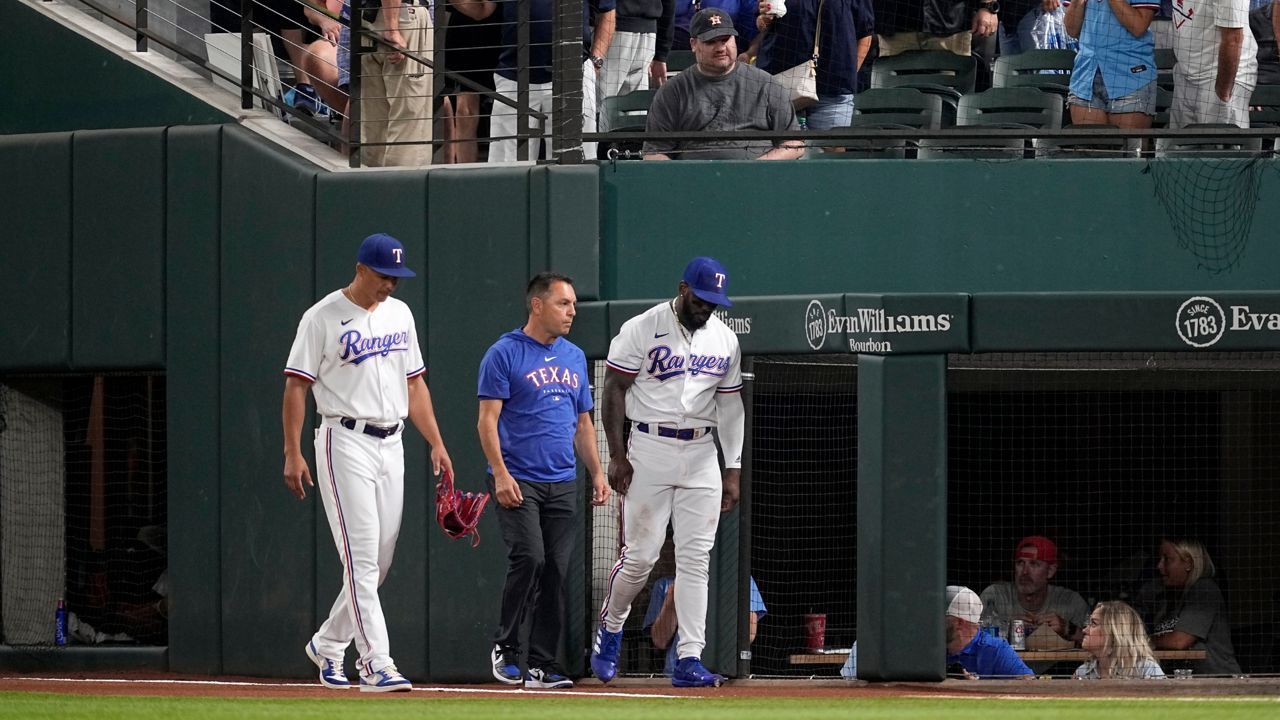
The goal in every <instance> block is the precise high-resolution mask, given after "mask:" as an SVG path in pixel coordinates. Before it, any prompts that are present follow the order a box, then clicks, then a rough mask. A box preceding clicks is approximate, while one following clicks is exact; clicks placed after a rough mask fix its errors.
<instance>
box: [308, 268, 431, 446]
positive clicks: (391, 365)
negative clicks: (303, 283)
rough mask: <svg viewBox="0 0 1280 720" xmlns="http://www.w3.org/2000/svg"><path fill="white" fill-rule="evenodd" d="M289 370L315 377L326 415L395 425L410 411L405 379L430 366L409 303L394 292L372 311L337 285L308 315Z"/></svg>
mask: <svg viewBox="0 0 1280 720" xmlns="http://www.w3.org/2000/svg"><path fill="white" fill-rule="evenodd" d="M284 371H285V374H286V375H294V376H297V377H300V378H304V379H306V380H310V381H311V382H312V383H314V385H312V391H313V392H314V393H315V398H316V412H318V413H319V414H320V415H322V416H324V417H349V418H353V419H356V420H364V421H366V422H369V423H373V424H376V425H394V424H396V423H398V422H400V421H401V420H403V419H404V418H405V417H406V416H407V415H408V414H409V386H408V384H407V383H406V382H405V381H406V380H407V379H409V378H413V377H417V376H418V375H421V374H422V373H424V372H426V366H425V365H424V364H423V361H422V350H421V348H419V347H418V331H417V328H416V327H414V324H413V313H412V312H411V311H410V310H409V306H408V305H405V304H404V303H403V302H401V301H400V300H397V299H395V298H394V297H389V298H387V299H386V300H385V301H384V302H382V303H379V304H378V306H377V307H376V308H374V309H373V312H369V311H368V310H365V309H364V308H362V307H360V306H359V305H356V304H355V303H353V302H351V301H350V300H348V299H347V296H346V295H343V294H342V291H341V290H335V291H333V292H331V293H329V294H328V295H326V296H325V297H324V299H322V300H321V301H320V302H318V303H316V304H315V305H312V306H311V308H310V309H308V310H307V312H306V313H304V314H303V315H302V321H301V322H299V323H298V335H297V337H295V338H294V340H293V348H292V349H291V350H290V351H289V362H288V365H287V366H286V367H285V370H284Z"/></svg>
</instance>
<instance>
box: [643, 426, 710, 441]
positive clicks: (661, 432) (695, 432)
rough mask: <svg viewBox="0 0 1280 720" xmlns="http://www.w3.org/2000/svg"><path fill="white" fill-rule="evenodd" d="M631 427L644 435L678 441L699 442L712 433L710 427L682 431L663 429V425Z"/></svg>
mask: <svg viewBox="0 0 1280 720" xmlns="http://www.w3.org/2000/svg"><path fill="white" fill-rule="evenodd" d="M631 427H634V428H635V429H636V430H639V431H640V432H642V433H648V434H650V435H657V436H658V437H664V438H675V439H676V440H697V439H698V438H700V437H703V436H704V435H709V434H710V433H711V428H709V427H701V428H684V429H682V430H677V429H676V428H669V427H662V426H661V425H650V424H649V423H642V422H638V423H632V425H631Z"/></svg>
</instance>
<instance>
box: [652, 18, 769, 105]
mask: <svg viewBox="0 0 1280 720" xmlns="http://www.w3.org/2000/svg"><path fill="white" fill-rule="evenodd" d="M757 4H758V0H688V1H687V2H685V1H682V0H676V3H675V14H674V16H673V17H672V18H671V25H672V27H671V47H672V48H673V49H676V50H683V49H685V48H687V47H689V23H690V22H691V21H692V20H693V16H694V15H695V14H696V13H697V12H698V11H699V10H703V9H708V8H720V9H721V10H723V11H725V12H726V13H729V15H731V16H732V17H733V26H734V28H735V29H736V30H737V31H738V37H737V40H736V42H737V44H738V61H739V62H751V56H750V55H749V54H748V50H749V48H751V46H752V43H753V41H754V40H755V39H756V6H757ZM658 34H659V37H661V34H662V28H661V26H659V28H658ZM664 81H665V78H664ZM661 84H662V83H657V84H656V85H661Z"/></svg>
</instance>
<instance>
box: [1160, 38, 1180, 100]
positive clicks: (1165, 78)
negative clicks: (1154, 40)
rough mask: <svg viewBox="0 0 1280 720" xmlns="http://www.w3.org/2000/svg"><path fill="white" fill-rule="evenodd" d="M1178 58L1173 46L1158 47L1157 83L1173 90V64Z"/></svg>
mask: <svg viewBox="0 0 1280 720" xmlns="http://www.w3.org/2000/svg"><path fill="white" fill-rule="evenodd" d="M1175 64H1177V58H1176V57H1174V55H1173V48H1156V84H1157V85H1159V86H1160V87H1162V88H1169V89H1170V90H1173V66H1174V65H1175Z"/></svg>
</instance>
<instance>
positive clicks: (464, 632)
mask: <svg viewBox="0 0 1280 720" xmlns="http://www.w3.org/2000/svg"><path fill="white" fill-rule="evenodd" d="M529 172H530V169H529V168H527V167H526V168H502V169H496V168H495V169H491V170H490V169H484V170H472V171H470V172H433V173H431V174H430V176H429V177H428V186H429V195H430V198H431V205H430V207H431V213H430V214H429V216H428V227H429V230H428V233H429V234H430V236H431V237H432V238H433V239H434V240H435V241H434V242H432V243H431V246H430V247H429V248H428V255H429V257H428V259H427V264H428V265H429V266H430V267H431V268H433V273H432V277H431V282H430V285H429V286H428V287H427V304H428V306H429V307H430V308H431V319H430V320H429V322H428V324H427V325H428V326H427V332H426V336H425V338H424V344H425V345H427V346H429V347H430V348H431V364H430V366H428V368H427V382H428V383H429V384H430V386H431V392H432V396H433V397H434V398H435V400H436V406H437V413H438V417H439V420H440V423H441V427H442V428H443V432H444V433H445V442H446V444H447V445H448V447H449V453H450V455H451V456H452V458H453V462H454V468H455V470H456V471H457V478H456V479H457V483H458V485H459V487H461V488H463V489H465V490H478V489H481V488H483V487H485V484H484V483H485V478H486V473H485V461H484V454H483V453H482V452H481V450H480V441H479V438H478V436H477V435H476V429H475V428H476V416H477V409H478V407H479V401H478V400H477V398H476V370H477V368H478V367H479V365H480V358H481V357H483V355H484V351H485V350H486V349H488V347H489V345H491V344H493V341H494V340H496V339H497V338H498V336H499V335H501V334H502V333H504V332H506V331H508V330H511V329H513V328H515V327H519V326H521V325H523V324H524V321H525V319H526V313H525V311H524V289H525V284H526V283H527V282H528V281H529V269H530V263H531V259H530V257H529V250H528V243H526V242H521V241H520V240H519V239H521V238H525V237H527V236H528V232H529V231H528V230H527V229H526V228H527V224H528V217H529V201H528V200H526V198H527V197H528V195H529V193H528V190H527V189H526V188H527V184H528V182H529V178H528V175H529ZM479 527H480V535H481V537H482V538H483V540H482V542H481V543H480V546H479V547H477V548H474V549H473V548H471V547H470V544H469V543H467V542H466V541H462V540H458V541H455V540H450V539H449V538H447V537H445V536H444V535H443V534H441V533H440V532H439V531H438V530H436V531H433V532H432V533H431V535H430V540H429V542H428V546H429V548H430V552H429V554H428V562H429V566H428V567H429V570H428V573H429V576H430V586H431V587H432V588H436V589H438V590H437V591H436V592H433V593H432V595H431V600H430V606H429V608H428V615H429V616H430V617H431V618H432V620H433V621H432V623H431V642H430V647H429V649H428V652H429V653H430V665H431V674H432V677H433V678H435V679H437V680H442V681H446V682H447V681H462V680H475V679H476V678H478V677H484V676H485V675H487V674H489V672H490V670H489V667H488V663H489V660H488V651H489V648H490V646H491V643H492V639H491V636H492V634H493V628H494V626H495V625H496V623H497V621H498V605H499V600H500V598H499V594H500V593H501V591H502V582H503V578H504V577H505V574H506V550H505V548H504V546H503V543H502V536H501V533H500V532H499V529H498V523H497V520H496V519H495V518H494V516H493V511H492V510H489V511H486V512H485V515H484V517H483V519H482V520H481V522H480V526H479ZM460 607H467V608H470V609H471V610H472V611H470V612H467V613H466V614H461V613H459V612H458V610H459V608H460ZM446 618H447V620H446Z"/></svg>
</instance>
